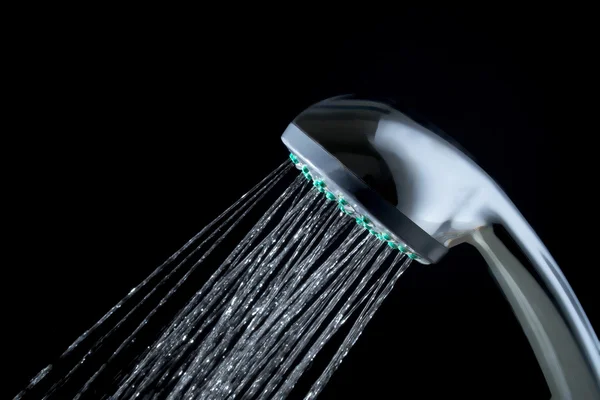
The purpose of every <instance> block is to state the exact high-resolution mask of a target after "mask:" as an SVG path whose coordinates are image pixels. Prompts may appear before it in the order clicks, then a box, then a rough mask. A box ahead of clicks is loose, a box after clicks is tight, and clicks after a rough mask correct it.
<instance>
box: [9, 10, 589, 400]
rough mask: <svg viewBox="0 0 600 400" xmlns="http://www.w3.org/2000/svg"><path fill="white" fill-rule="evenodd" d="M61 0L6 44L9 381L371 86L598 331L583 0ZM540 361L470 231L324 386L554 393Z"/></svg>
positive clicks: (375, 324)
mask: <svg viewBox="0 0 600 400" xmlns="http://www.w3.org/2000/svg"><path fill="white" fill-rule="evenodd" d="M232 8H235V7H233V6H232ZM49 11H52V12H53V14H52V15H54V13H56V12H57V10H55V9H53V10H41V9H37V10H27V12H26V13H25V14H22V15H21V17H22V18H21V19H19V21H21V22H20V23H18V24H16V25H17V26H15V28H14V30H13V31H12V33H11V34H10V36H9V38H8V39H9V42H11V45H12V46H11V50H14V53H12V54H11V56H10V57H9V58H8V60H9V61H7V62H9V63H10V65H11V66H14V67H15V68H14V73H11V75H9V76H7V77H6V78H7V80H8V81H9V83H10V84H12V85H14V87H15V88H16V89H17V90H16V91H15V92H14V94H11V97H10V99H9V100H10V101H9V103H10V108H8V109H7V118H9V119H7V120H6V126H5V128H4V129H3V130H4V135H3V142H4V144H3V146H2V149H1V151H2V154H3V160H4V163H3V164H5V167H4V173H3V177H4V185H3V197H4V199H5V200H8V201H7V203H5V204H7V205H5V207H4V210H3V211H4V213H3V214H4V217H3V219H4V221H5V222H4V223H3V226H4V230H5V238H8V239H7V241H6V242H5V243H4V246H3V248H4V250H3V253H4V254H5V255H6V257H5V258H4V265H3V267H4V268H3V269H4V271H5V272H4V274H5V275H4V276H5V278H4V279H3V281H2V286H3V297H4V300H3V304H2V314H3V316H2V327H3V329H2V331H3V342H4V347H5V350H6V351H5V354H4V356H3V360H4V364H5V365H8V366H9V372H8V377H9V378H10V379H8V380H6V383H4V384H3V386H5V388H6V389H8V392H9V394H12V395H14V394H15V393H16V392H17V391H18V390H19V389H20V388H22V387H23V386H24V385H25V384H26V382H27V381H28V379H30V378H31V377H32V376H33V375H35V374H36V373H37V372H38V371H39V370H40V369H41V368H43V367H44V366H45V365H47V364H48V363H49V362H51V361H52V360H53V358H55V357H57V356H58V355H59V354H60V353H61V352H62V351H63V350H64V349H65V348H66V347H67V346H68V345H69V344H70V343H72V341H73V340H74V339H75V338H77V337H78V336H79V335H80V334H81V333H82V332H83V331H84V330H85V329H86V328H88V327H89V326H91V325H92V324H93V323H94V322H95V321H96V320H98V318H100V317H101V316H102V315H103V314H104V312H105V311H106V310H108V309H109V308H110V306H112V305H113V304H114V303H116V302H117V301H118V300H119V299H120V298H121V297H122V296H123V295H124V294H125V293H127V292H128V290H129V289H130V288H131V287H133V286H134V285H135V284H136V283H138V282H139V281H140V280H142V279H143V277H145V276H146V275H147V274H148V273H149V272H150V271H152V270H153V269H154V268H155V267H156V265H158V264H159V263H160V262H161V261H163V260H164V259H165V258H166V257H168V256H169V255H170V254H171V253H172V252H173V251H175V250H176V249H177V248H179V247H180V246H181V245H182V244H183V243H184V242H185V241H186V240H187V239H188V238H190V237H191V236H192V235H193V234H194V233H195V232H197V231H198V230H199V229H200V228H201V227H202V226H203V225H204V224H205V223H207V222H208V221H210V220H211V219H212V218H213V217H215V216H216V215H218V213H219V212H220V211H222V210H223V209H225V208H226V207H227V206H228V205H230V204H231V203H232V202H233V201H234V200H235V199H237V198H238V197H239V196H240V195H241V194H242V193H244V192H245V191H246V190H247V189H249V188H250V187H251V186H253V184H254V183H256V182H257V181H258V180H260V178H261V177H262V176H264V175H265V174H267V173H268V172H269V171H270V170H272V169H273V168H274V167H275V166H277V165H279V163H281V162H282V161H283V160H284V159H285V157H286V156H287V152H286V151H285V148H284V147H283V145H282V144H281V142H280V140H279V136H280V135H281V133H282V132H283V130H284V129H285V127H286V126H287V124H288V123H289V122H290V121H291V120H292V119H293V118H294V116H295V115H296V114H297V113H299V112H300V111H301V110H303V109H304V108H305V107H307V106H309V105H310V104H312V103H314V102H316V101H319V100H322V99H324V98H327V97H331V96H334V95H338V94H345V93H353V92H359V91H360V92H369V93H374V94H378V95H390V96H394V97H397V98H400V99H401V101H402V102H403V103H405V104H410V105H411V106H412V107H414V108H415V109H416V110H418V111H420V112H422V113H423V114H425V115H426V116H428V117H431V118H432V120H433V121H434V122H435V123H436V124H438V125H439V126H440V127H441V128H442V129H444V130H445V131H447V132H448V133H450V134H451V135H452V136H453V137H454V138H455V139H456V140H457V141H458V142H459V143H461V144H462V145H463V147H465V148H466V149H467V150H468V151H469V152H470V153H471V154H472V155H473V156H474V157H475V158H476V160H477V161H478V163H479V164H480V165H482V166H483V167H484V169H486V170H487V171H488V172H489V173H490V175H491V176H492V177H494V178H495V179H496V180H497V182H498V183H499V184H500V185H501V186H502V187H503V188H504V189H505V191H506V192H507V193H508V195H509V196H510V197H511V198H512V199H513V201H514V202H515V204H516V205H517V207H518V208H519V209H520V210H521V211H522V213H523V214H524V215H525V217H526V218H527V219H528V221H529V222H530V223H531V225H532V226H533V227H534V229H535V230H536V231H537V232H538V234H539V235H540V237H541V238H542V240H543V241H544V242H545V244H546V245H547V247H548V248H549V250H550V252H551V253H552V254H553V256H554V257H555V259H556V260H557V261H558V263H559V265H560V266H561V267H562V268H563V270H564V272H565V274H566V276H567V278H568V279H569V281H570V283H571V285H572V286H573V288H574V290H575V292H576V293H577V295H578V297H579V299H580V301H581V303H582V305H583V307H584V308H585V310H586V312H587V313H588V316H589V318H590V320H591V321H592V324H593V325H594V326H595V327H596V328H597V327H598V323H599V322H598V321H599V316H598V308H597V307H596V303H597V295H596V293H595V286H596V285H595V284H594V280H593V278H592V277H593V275H594V274H593V269H595V268H596V266H597V263H596V262H595V261H594V258H593V244H592V243H593V242H592V239H593V237H590V238H589V239H588V237H589V236H590V234H588V233H587V232H593V227H594V222H593V221H594V217H595V213H596V210H595V208H594V207H593V203H594V201H593V193H594V191H595V188H594V185H595V182H596V181H597V177H596V176H597V175H596V174H595V171H596V167H595V165H596V158H597V156H596V158H594V156H593V153H594V151H595V147H594V143H595V139H593V137H594V136H595V135H596V128H595V126H593V125H591V124H589V123H588V122H587V121H585V120H584V119H582V117H584V116H586V115H587V116H589V115H591V116H593V115H594V114H593V113H591V114H590V108H591V107H588V106H587V105H586V104H588V103H593V100H592V99H593V97H594V95H595V93H596V92H595V91H594V87H595V86H594V84H593V81H594V79H593V78H594V75H595V73H594V70H595V69H594V67H593V66H592V65H591V61H592V56H593V51H594V50H593V49H594V47H593V46H591V45H590V42H591V37H590V36H589V32H590V30H591V27H590V26H589V25H588V24H587V23H586V22H585V18H583V17H584V15H585V12H584V11H572V12H569V13H567V12H566V11H564V10H556V11H553V12H548V11H543V12H542V11H540V10H536V11H534V12H525V11H524V10H520V9H519V10H499V9H496V10H493V11H489V10H471V12H469V13H467V12H458V11H444V12H436V13H432V12H416V11H412V10H407V9H405V8H402V7H400V8H399V9H398V10H392V9H389V8H387V7H386V8H384V9H381V10H377V12H376V13H375V14H374V15H375V17H370V16H369V17H367V16H366V15H362V16H361V18H360V19H349V18H347V17H342V16H341V14H337V17H336V18H330V17H324V16H323V15H322V13H321V11H320V10H319V11H318V12H317V11H316V10H304V11H311V12H310V13H309V14H310V15H311V17H301V18H298V21H292V19H295V18H292V16H295V17H299V15H297V14H295V11H292V10H290V11H286V12H282V13H281V14H278V16H275V14H273V15H272V16H269V14H268V13H266V11H265V13H263V12H259V11H258V10H248V14H245V12H244V11H242V10H237V12H236V13H235V14H236V15H237V16H234V15H230V14H227V13H226V14H218V15H217V14H215V13H213V12H208V11H202V12H200V11H193V12H192V11H189V10H169V11H168V12H167V11H166V10H162V9H156V10H147V9H144V10H142V9H140V10H135V11H133V12H130V11H129V10H128V11H127V12H125V11H124V10H108V11H107V10H85V11H83V10H58V14H61V18H57V19H55V18H54V17H52V18H50V17H49V15H50V14H49ZM62 11H64V13H63V12H62ZM273 11H274V10H270V11H269V12H273ZM71 13H74V14H71ZM72 15H73V16H72ZM256 15H260V18H258V17H256ZM315 15H320V16H319V17H315ZM588 96H591V97H588ZM592 111H593V110H592ZM9 121H10V122H9ZM590 154H592V156H590ZM590 199H592V200H591V201H590ZM591 235H593V233H591ZM5 240H6V239H5ZM536 368H537V367H536V366H535V361H534V360H533V355H532V354H531V351H530V350H529V349H528V345H527V343H526V341H525V339H524V337H523V335H522V333H521V331H520V328H519V327H518V325H517V323H516V321H515V320H514V317H512V314H511V312H510V309H509V308H508V306H507V305H506V304H505V302H504V300H503V298H502V296H501V294H500V293H499V292H498V291H497V289H496V288H495V285H494V283H493V281H492V280H491V278H490V277H489V276H488V274H487V271H486V269H485V265H484V263H483V261H482V260H481V259H480V258H479V256H478V255H477V254H476V252H475V251H474V250H473V249H470V248H463V247H462V246H461V247H459V248H456V249H455V250H453V251H451V252H450V254H449V255H448V256H447V258H446V259H444V260H443V261H442V262H441V263H440V264H438V265H435V266H430V267H427V268H424V267H419V266H418V265H415V266H413V267H412V268H410V269H409V271H408V272H407V273H406V274H405V275H404V276H403V277H402V279H401V280H400V282H399V283H398V285H397V287H396V289H395V290H394V292H393V293H392V295H391V296H390V298H389V299H388V300H387V301H386V302H385V303H384V305H383V307H382V309H381V310H380V311H379V313H378V315H377V316H376V318H375V319H374V320H373V321H372V323H371V324H370V326H369V327H368V328H367V330H366V331H365V333H364V334H363V335H362V337H361V339H360V340H359V342H358V343H357V345H356V347H355V349H354V350H353V351H352V352H351V353H350V354H349V356H348V358H347V359H346V361H345V362H344V363H343V365H342V367H341V368H340V370H339V371H338V373H336V375H335V377H334V379H333V380H332V382H331V384H330V387H329V388H328V389H327V390H326V392H325V393H323V396H322V397H323V398H352V397H356V398H362V397H366V396H369V397H370V398H388V397H400V396H408V397H407V398H428V397H438V396H442V395H443V396H460V397H463V398H465V397H466V398H482V397H483V398H489V397H495V396H496V395H498V396H505V397H506V396H509V397H510V398H519V397H526V398H544V396H545V392H544V391H543V390H542V389H540V386H542V387H543V384H542V383H541V382H542V378H541V375H540V372H539V371H538V370H537V369H536ZM525 392H527V393H528V394H527V395H525V394H524V393H525ZM536 396H537V397H536Z"/></svg>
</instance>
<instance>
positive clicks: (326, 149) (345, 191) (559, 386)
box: [281, 96, 600, 398]
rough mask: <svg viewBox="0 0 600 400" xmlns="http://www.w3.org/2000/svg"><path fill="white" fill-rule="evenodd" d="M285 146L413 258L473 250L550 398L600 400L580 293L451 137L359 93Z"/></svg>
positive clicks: (328, 107) (301, 119)
mask: <svg viewBox="0 0 600 400" xmlns="http://www.w3.org/2000/svg"><path fill="white" fill-rule="evenodd" d="M281 139H282V141H283V142H284V144H285V145H286V146H287V148H288V149H289V150H290V152H291V155H290V158H291V160H292V162H293V163H294V164H296V166H297V167H298V168H299V169H301V170H302V172H303V173H304V175H305V177H306V178H307V179H309V180H311V181H312V182H313V184H314V185H315V187H316V188H317V189H318V190H319V191H321V192H323V193H324V194H325V195H326V196H327V198H328V199H329V200H332V201H336V202H338V205H339V207H340V209H341V210H342V211H343V212H344V213H346V214H349V215H351V216H352V217H353V218H355V219H356V221H357V223H358V224H360V225H362V226H363V227H364V228H365V229H367V230H368V231H369V232H370V233H372V234H373V235H375V236H376V237H377V238H378V239H380V240H382V241H385V242H387V244H388V245H389V246H390V247H392V248H394V249H398V250H400V251H401V252H403V253H406V254H407V255H408V256H409V257H410V258H413V259H415V260H417V261H419V262H421V263H422V264H431V263H436V262H438V261H440V260H441V259H442V258H443V256H444V255H445V254H446V253H447V252H448V250H449V249H450V248H452V247H453V246H454V245H457V244H460V243H465V242H466V243H470V244H472V245H474V246H475V247H476V248H477V249H478V250H479V251H480V252H481V254H482V255H483V257H484V259H485V260H486V261H487V263H488V266H489V268H490V270H491V272H492V274H493V276H494V277H495V278H496V280H497V281H498V283H499V286H500V287H501V289H502V291H503V292H504V294H505V296H506V297H507V299H508V300H509V302H510V304H511V306H512V307H513V310H514V312H515V315H516V316H517V318H518V319H519V322H520V323H521V325H522V326H523V328H524V330H525V333H526V334H527V336H528V339H529V341H530V343H531V345H532V348H533V350H534V352H535V353H536V356H537V358H538V360H539V362H540V365H541V367H542V370H543V372H544V374H545V375H546V378H547V381H548V384H549V386H550V389H551V391H552V393H553V394H556V395H557V396H558V397H560V398H588V397H587V395H588V394H590V393H592V394H593V396H592V397H590V398H600V345H599V344H598V339H597V337H596V335H595V333H594V330H593V329H592V327H591V324H590V323H589V320H588V319H587V316H586V315H585V313H584V311H583V309H582V307H581V305H580V304H579V301H578V300H577V298H576V296H575V294H574V293H573V290H572V289H571V287H570V285H569V284H568V282H567V280H566V278H565V277H564V275H563V274H562V272H561V270H560V268H559V267H558V265H557V264H556V262H555V261H554V259H553V258H552V256H551V255H550V253H549V252H548V250H547V249H546V247H545V246H544V244H543V243H542V242H541V240H540V239H539V237H538V236H537V234H536V233H535V231H534V230H533V229H532V228H531V226H530V225H529V224H528V223H527V221H526V220H525V218H523V216H522V215H521V213H520V212H519V211H518V210H517V208H516V207H515V206H514V204H513V203H512V202H511V201H510V199H509V198H508V197H507V196H506V194H505V193H504V192H503V191H502V189H501V188H500V187H499V186H498V185H497V184H496V183H495V182H494V180H493V179H492V178H491V177H490V176H489V175H488V174H487V173H486V172H485V171H483V169H481V168H480V167H479V166H478V165H477V164H476V163H475V162H474V161H473V160H472V159H471V158H470V157H469V156H468V155H467V154H466V152H465V151H463V150H461V149H460V148H459V146H458V145H456V144H453V143H451V139H446V138H443V137H442V136H440V135H439V134H436V133H434V132H433V131H431V130H430V129H428V128H426V127H425V126H423V125H422V124H420V123H417V122H416V121H415V120H413V119H411V118H409V117H408V116H407V115H406V114H404V113H402V112H401V111H399V110H397V109H395V108H394V107H392V106H390V105H389V104H386V103H383V102H379V101H372V100H368V99H361V98H356V97H353V96H340V97H335V98H332V99H328V100H325V101H322V102H320V103H317V104H315V105H313V106H311V107H309V108H308V109H306V110H305V111H303V112H302V113H300V114H299V115H298V116H297V117H296V119H295V120H294V121H293V122H292V123H291V124H290V125H289V126H288V127H287V129H286V130H285V132H284V133H283V135H282V137H281ZM493 224H501V225H503V226H504V227H506V229H507V230H508V231H509V233H510V234H511V235H512V236H513V238H514V239H515V241H516V242H517V243H518V245H519V246H520V248H521V249H522V251H523V252H524V253H525V255H526V256H527V257H528V258H529V260H530V261H531V264H532V266H533V271H534V272H535V274H536V275H538V276H539V277H540V278H541V279H536V278H535V277H534V276H532V275H531V274H530V272H528V269H527V268H525V267H524V266H523V265H522V264H521V263H520V261H518V259H517V258H516V257H515V256H514V255H513V254H511V253H510V252H509V251H508V249H507V248H506V247H505V246H504V245H503V244H502V242H501V241H500V240H499V239H498V238H496V237H495V236H494V234H493V230H492V229H491V227H492V225H493ZM574 365H579V367H578V368H574V367H573V366H574ZM580 395H583V396H584V397H581V396H580Z"/></svg>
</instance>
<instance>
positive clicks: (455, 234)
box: [282, 97, 502, 264]
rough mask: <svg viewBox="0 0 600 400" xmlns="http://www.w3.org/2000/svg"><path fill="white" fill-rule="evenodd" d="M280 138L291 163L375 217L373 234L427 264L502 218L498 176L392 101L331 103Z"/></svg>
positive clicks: (318, 106)
mask: <svg viewBox="0 0 600 400" xmlns="http://www.w3.org/2000/svg"><path fill="white" fill-rule="evenodd" d="M282 140H283V142H284V143H285V145H286V146H287V147H288V148H289V149H290V151H291V152H292V154H293V156H292V161H295V164H296V165H297V166H298V167H299V168H304V171H305V174H306V173H309V174H310V177H311V178H313V179H314V180H315V181H316V182H317V185H325V186H326V187H327V188H328V192H329V193H331V194H334V195H335V199H336V200H338V201H340V202H341V203H342V204H341V205H344V206H345V205H346V203H348V205H347V206H346V207H345V208H346V209H349V210H352V211H353V212H354V213H355V214H356V217H357V218H359V221H358V222H359V223H360V220H361V218H362V220H366V221H370V223H371V227H372V233H373V234H375V235H377V234H379V235H381V234H385V237H389V238H390V239H389V241H390V242H391V243H397V245H398V246H399V247H400V248H401V249H406V252H407V253H408V255H409V256H411V257H412V258H415V259H416V260H418V261H419V262H421V263H424V264H429V263H435V262H437V261H439V260H440V259H441V258H442V257H443V256H444V255H445V254H446V252H447V249H448V248H449V247H451V246H452V245H453V244H454V243H456V239H457V238H459V237H461V236H463V235H465V234H466V233H468V232H471V231H473V230H475V229H477V228H479V227H482V226H487V225H490V224H491V223H492V222H495V221H496V220H497V218H498V216H497V211H498V208H501V207H500V206H499V204H500V203H501V201H500V199H501V197H502V196H501V191H499V190H498V188H497V186H496V185H495V183H494V181H493V180H492V179H491V178H490V177H489V176H488V175H487V174H486V173H485V172H484V171H483V170H482V169H481V168H480V167H479V166H478V165H477V164H476V163H475V162H473V161H472V160H471V159H470V158H469V157H468V156H467V155H466V154H465V153H464V152H463V151H461V150H459V149H458V148H457V146H455V145H453V144H452V143H450V142H449V141H447V140H445V139H444V138H442V137H440V136H439V135H437V134H435V133H433V132H432V131H430V130H429V129H427V128H425V127H423V126H422V125H420V124H418V123H416V122H415V121H413V120H412V119H410V118H409V117H407V116H406V115H405V114H403V113H401V112H400V111H398V110H396V109H394V108H392V107H390V106H388V105H386V104H383V103H380V102H374V101H368V100H361V99H355V98H348V97H338V98H334V99H330V100H326V101H324V102H321V103H318V104H315V105H314V106H312V107H310V108H309V109H307V110H306V111H304V112H303V113H301V114H300V115H299V116H298V117H297V118H296V119H295V121H294V122H293V123H292V124H290V125H289V126H288V128H287V129H286V131H285V132H284V134H283V136H282ZM325 186H323V189H324V187H325ZM330 197H331V196H330ZM331 198H333V197H331ZM340 199H341V200H340ZM496 203H498V205H497V204H496ZM365 226H366V227H367V228H369V226H367V225H365Z"/></svg>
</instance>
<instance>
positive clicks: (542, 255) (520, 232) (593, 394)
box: [451, 190, 600, 399]
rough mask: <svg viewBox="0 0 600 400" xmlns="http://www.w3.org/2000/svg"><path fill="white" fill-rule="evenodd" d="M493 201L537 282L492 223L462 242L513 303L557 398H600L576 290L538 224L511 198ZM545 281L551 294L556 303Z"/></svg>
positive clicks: (598, 358) (598, 362) (595, 358)
mask: <svg viewBox="0 0 600 400" xmlns="http://www.w3.org/2000/svg"><path fill="white" fill-rule="evenodd" d="M499 193H500V195H501V198H500V199H498V201H496V202H494V203H495V205H496V207H494V209H495V211H494V212H493V214H496V218H494V219H497V220H499V222H501V223H502V225H504V226H505V227H506V228H507V229H508V230H509V232H510V233H511V235H512V236H513V238H515V239H516V241H517V243H518V244H519V246H520V247H521V249H522V250H523V252H524V253H525V254H526V255H527V256H528V258H529V260H530V261H531V262H532V264H533V267H534V268H535V270H536V271H537V273H538V274H539V275H540V276H541V278H542V279H541V281H542V282H538V281H537V280H536V279H535V278H534V277H533V276H532V275H531V273H530V272H529V271H528V270H527V269H526V268H525V266H524V265H523V264H522V263H521V262H520V261H519V260H518V259H517V258H516V257H515V256H514V255H513V254H512V253H511V252H510V251H509V250H508V248H506V246H505V245H504V243H502V241H501V240H500V239H499V238H498V237H497V236H496V235H495V234H494V231H493V228H492V226H484V227H482V228H479V229H476V230H474V231H471V232H470V233H469V234H467V235H465V236H463V237H462V238H460V239H457V240H456V241H453V243H452V244H451V246H454V245H456V244H458V243H461V242H466V243H469V244H471V245H473V246H474V247H475V248H476V249H477V250H478V251H479V252H480V254H481V255H482V256H483V258H484V259H485V261H486V262H487V264H488V267H489V270H490V272H491V274H492V275H493V277H494V278H495V280H496V281H497V283H498V285H499V286H500V288H501V290H502V292H503V293H504V295H505V297H506V298H507V300H508V302H509V303H510V305H511V307H512V309H513V312H514V314H515V316H516V317H517V319H518V320H519V323H520V325H521V327H522V329H523V331H524V333H525V335H526V336H527V339H528V340H529V343H530V345H531V347H532V349H533V351H534V354H535V356H536V358H537V360H538V362H539V364H540V367H541V369H542V372H543V374H544V377H545V378H546V381H547V383H548V387H549V389H550V391H551V393H552V398H560V399H570V398H573V399H600V378H599V377H600V371H599V366H600V354H599V351H598V349H599V346H598V339H597V337H596V334H595V333H594V330H593V328H592V326H591V324H590V322H589V320H588V319H587V317H586V315H585V313H584V312H583V309H582V307H581V305H580V303H579V301H578V300H577V298H576V297H575V295H574V293H573V290H572V289H571V287H570V285H569V284H568V282H567V280H566V278H565V277H564V275H563V274H562V272H561V270H560V268H559V267H558V265H557V264H556V262H555V261H554V259H553V258H552V256H551V255H550V253H549V252H548V250H547V249H546V247H545V246H544V245H543V243H542V242H541V240H540V239H539V237H538V236H537V234H536V233H535V231H534V230H533V228H532V227H531V226H530V225H529V224H528V223H527V221H526V220H525V218H524V217H523V216H522V215H521V213H520V212H519V211H518V210H517V208H516V207H515V206H514V204H513V203H512V202H511V201H510V200H509V199H508V197H507V196H506V195H505V194H504V193H503V192H502V191H501V190H499ZM541 285H545V287H546V290H548V291H550V292H551V295H552V298H553V299H554V300H555V301H554V302H553V301H552V300H551V299H550V297H549V296H548V294H547V293H546V291H545V290H544V288H543V287H542V286H541Z"/></svg>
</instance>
